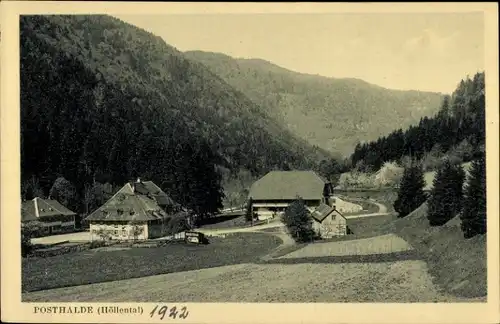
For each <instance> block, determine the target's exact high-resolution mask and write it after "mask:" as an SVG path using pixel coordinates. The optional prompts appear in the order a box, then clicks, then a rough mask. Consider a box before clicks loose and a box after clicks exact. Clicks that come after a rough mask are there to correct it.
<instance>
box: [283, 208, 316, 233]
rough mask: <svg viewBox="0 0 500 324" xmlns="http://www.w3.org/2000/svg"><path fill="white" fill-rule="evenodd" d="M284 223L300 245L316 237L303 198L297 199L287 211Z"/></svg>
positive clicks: (284, 215)
mask: <svg viewBox="0 0 500 324" xmlns="http://www.w3.org/2000/svg"><path fill="white" fill-rule="evenodd" d="M283 223H284V224H285V225H286V227H287V229H288V232H289V233H290V235H291V236H292V237H293V239H294V240H295V241H296V242H298V243H301V242H308V241H311V240H313V239H314V237H315V233H314V230H313V228H312V219H311V217H310V215H309V211H308V210H307V208H306V206H305V204H304V201H303V200H302V199H301V198H297V200H296V201H294V202H293V203H291V204H290V205H289V206H288V208H287V209H286V210H285V213H284V214H283Z"/></svg>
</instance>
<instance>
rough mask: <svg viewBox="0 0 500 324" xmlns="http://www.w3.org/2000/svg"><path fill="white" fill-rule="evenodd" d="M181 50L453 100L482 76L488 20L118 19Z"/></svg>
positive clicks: (469, 16)
mask: <svg viewBox="0 0 500 324" xmlns="http://www.w3.org/2000/svg"><path fill="white" fill-rule="evenodd" d="M115 17H117V18H120V19H121V20H124V21H126V22H128V23H131V24H133V25H136V26H138V27H140V28H143V29H145V30H148V31H150V32H152V33H153V34H155V35H157V36H160V37H162V38H163V39H164V40H165V42H166V43H168V44H170V45H172V46H174V47H176V48H177V49H178V50H180V51H190V50H201V51H209V52H218V53H224V54H227V55H229V56H232V57H239V58H260V59H264V60H267V61H270V62H272V63H274V64H276V65H279V66H281V67H284V68H287V69H290V70H293V71H297V72H302V73H309V74H319V75H322V76H326V77H335V78H359V79H362V80H365V81H367V82H370V83H373V84H376V85H379V86H382V87H386V88H390V89H402V90H410V89H411V90H420V91H434V92H443V93H451V92H453V91H454V90H455V88H456V86H457V84H458V83H459V82H460V80H461V79H463V78H465V77H466V76H467V75H469V76H471V77H472V76H473V75H474V74H475V73H476V72H478V71H483V70H484V64H485V62H484V22H483V14H482V13H441V14H436V13H422V14H415V13H400V14H393V13H368V14H358V13H352V14H346V13H343V14H197V15H187V14H185V15H156V16H155V15H147V16H144V15H141V16H139V15H135V16H132V15H115Z"/></svg>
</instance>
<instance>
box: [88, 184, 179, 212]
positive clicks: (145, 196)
mask: <svg viewBox="0 0 500 324" xmlns="http://www.w3.org/2000/svg"><path fill="white" fill-rule="evenodd" d="M160 205H161V206H163V205H174V206H175V205H177V204H175V202H174V201H173V200H172V199H171V198H170V197H168V195H167V194H166V193H164V192H163V191H162V190H161V189H160V188H159V187H158V186H156V185H155V184H154V183H153V182H151V181H147V182H129V183H127V184H125V185H124V186H123V187H122V188H121V189H120V190H118V192H117V193H116V194H115V195H114V196H113V197H111V198H110V199H109V200H108V201H107V202H106V203H105V204H104V205H103V206H101V207H100V208H98V209H97V210H96V211H94V212H93V213H92V214H90V215H89V216H88V217H87V218H86V220H88V221H127V222H130V221H150V220H157V219H163V218H166V217H167V216H169V215H168V214H167V213H166V212H165V211H164V210H163V208H162V207H161V206H160Z"/></svg>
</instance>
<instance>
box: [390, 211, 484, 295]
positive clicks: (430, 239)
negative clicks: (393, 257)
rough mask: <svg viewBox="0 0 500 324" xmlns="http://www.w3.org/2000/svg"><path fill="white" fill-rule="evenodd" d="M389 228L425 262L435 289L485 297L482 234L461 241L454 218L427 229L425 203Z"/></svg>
mask: <svg viewBox="0 0 500 324" xmlns="http://www.w3.org/2000/svg"><path fill="white" fill-rule="evenodd" d="M393 226H394V228H393V232H394V233H396V234H397V235H399V236H401V237H402V238H403V239H405V240H406V241H407V242H408V243H409V244H411V245H412V246H413V247H414V248H415V249H416V250H417V251H418V253H419V254H420V255H421V256H422V258H423V259H424V260H425V261H426V262H427V265H428V267H429V272H430V274H431V276H432V277H433V280H434V282H435V283H436V284H437V285H438V286H440V287H442V288H443V289H444V290H445V291H447V292H448V293H450V294H453V295H455V296H460V297H466V298H474V297H481V296H486V294H487V282H486V281H487V280H486V277H487V270H486V265H487V260H486V257H487V253H486V235H477V236H475V237H473V238H470V239H465V238H464V237H463V234H462V231H461V229H460V220H459V219H458V218H454V219H452V220H450V221H449V222H448V223H447V224H445V225H443V226H439V227H431V226H429V222H428V220H427V204H423V205H422V206H420V207H419V208H417V209H416V210H414V211H413V212H412V213H411V214H410V215H408V216H406V217H404V218H400V219H398V220H396V221H395V222H394V223H393Z"/></svg>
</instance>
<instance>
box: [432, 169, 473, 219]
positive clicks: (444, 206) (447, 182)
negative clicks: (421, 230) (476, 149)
mask: <svg viewBox="0 0 500 324" xmlns="http://www.w3.org/2000/svg"><path fill="white" fill-rule="evenodd" d="M464 179H465V172H464V170H463V169H462V167H461V166H460V165H459V164H452V163H451V162H450V161H449V160H445V161H444V163H443V165H442V166H441V167H440V168H439V169H438V171H437V172H436V177H435V178H434V181H433V188H432V191H431V196H430V199H429V211H428V214H427V218H428V220H429V224H430V225H431V226H441V225H444V224H445V223H446V222H448V221H449V220H450V219H452V218H453V217H455V216H456V215H457V214H458V213H459V212H460V211H461V209H462V202H463V189H462V188H463V184H464Z"/></svg>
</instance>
